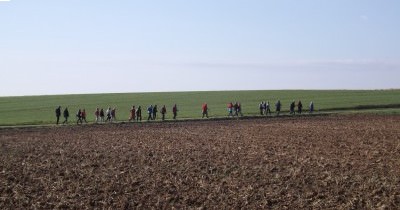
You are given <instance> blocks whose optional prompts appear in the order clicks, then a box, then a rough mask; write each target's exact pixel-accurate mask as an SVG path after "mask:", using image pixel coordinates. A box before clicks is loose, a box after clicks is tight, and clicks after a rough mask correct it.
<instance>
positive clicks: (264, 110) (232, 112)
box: [55, 100, 314, 125]
mask: <svg viewBox="0 0 400 210" xmlns="http://www.w3.org/2000/svg"><path fill="white" fill-rule="evenodd" d="M296 107H297V113H298V114H302V112H303V104H302V102H301V101H300V100H299V101H298V102H297V104H296V102H295V101H294V100H293V101H292V102H291V103H290V106H289V114H291V115H295V114H296V111H295V108H296ZM281 108H282V103H281V101H280V100H278V101H277V102H276V103H275V113H276V115H277V116H278V115H279V114H280V112H281ZM308 108H309V113H313V112H314V102H312V101H311V103H310V105H309V107H308ZM116 110H117V108H116V107H114V108H111V107H108V109H106V110H105V111H104V109H103V108H99V107H97V108H96V110H95V112H94V116H95V123H106V122H110V123H112V122H115V121H117V117H116ZM209 110H210V109H209V107H208V105H207V103H206V102H205V103H203V104H202V107H201V113H202V118H204V117H206V118H208V117H209V115H208V112H209ZM227 110H228V117H234V116H237V117H239V116H243V113H242V106H241V104H240V103H239V102H235V103H233V102H229V103H228V104H227ZM259 111H260V115H265V116H268V115H271V114H272V112H271V105H270V102H269V101H266V102H264V101H262V102H261V103H260V104H259ZM55 112H56V117H57V121H56V124H57V125H58V124H59V123H60V117H61V106H58V107H57V108H56V111H55ZM158 112H160V114H161V120H162V121H164V120H165V119H166V114H167V108H166V106H165V105H163V106H162V107H161V109H160V111H159V109H158V107H157V105H154V106H153V105H150V106H148V107H147V114H148V117H147V121H151V120H157V113H158ZM172 115H173V117H172V119H174V120H175V119H176V118H177V115H178V108H177V105H176V104H174V105H173V107H172ZM63 116H64V119H65V120H64V121H63V122H62V124H68V119H69V117H70V114H69V110H68V107H66V108H65V109H64V111H63ZM75 116H76V123H77V124H83V123H88V121H87V119H86V117H87V114H86V110H85V109H84V108H82V109H78V111H77V113H76V115H75ZM128 121H129V122H135V121H136V122H141V121H142V107H141V106H138V107H137V108H136V106H135V105H132V108H131V109H130V115H129V118H128Z"/></svg>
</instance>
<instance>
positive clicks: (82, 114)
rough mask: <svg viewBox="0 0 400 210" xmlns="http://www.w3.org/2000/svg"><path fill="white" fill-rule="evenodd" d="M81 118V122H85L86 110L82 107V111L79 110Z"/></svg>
mask: <svg viewBox="0 0 400 210" xmlns="http://www.w3.org/2000/svg"><path fill="white" fill-rule="evenodd" d="M81 120H82V122H83V121H85V123H87V121H86V110H85V109H83V110H82V112H81Z"/></svg>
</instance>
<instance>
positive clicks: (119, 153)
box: [0, 115, 400, 209]
mask: <svg viewBox="0 0 400 210" xmlns="http://www.w3.org/2000/svg"><path fill="white" fill-rule="evenodd" d="M173 207H175V208H178V209H182V208H207V209H209V208H211V209H214V208H218V209H224V208H228V209H232V208H244V209H269V208H272V209H310V208H317V209H329V208H332V209H368V208H372V209H398V208H400V116H373V115H352V116H324V117H322V116H320V117H293V118H274V119H247V120H223V121H197V122H177V123H173V122H168V123H143V124H113V125H109V124H108V125H89V126H65V127H63V126H60V127H48V128H14V129H2V130H0V209H7V208H11V209H32V208H44V209H54V208H75V209H85V208H90V209H92V208H112V209H114V208H122V209H123V208H127V209H132V208H141V209H149V208H157V209H159V208H167V209H169V208H173Z"/></svg>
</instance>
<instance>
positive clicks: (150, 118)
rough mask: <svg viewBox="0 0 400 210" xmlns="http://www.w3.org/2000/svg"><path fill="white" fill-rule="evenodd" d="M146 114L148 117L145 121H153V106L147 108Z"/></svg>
mask: <svg viewBox="0 0 400 210" xmlns="http://www.w3.org/2000/svg"><path fill="white" fill-rule="evenodd" d="M147 114H149V117H148V118H147V121H149V120H152V119H153V105H150V106H149V107H147Z"/></svg>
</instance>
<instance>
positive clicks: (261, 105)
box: [258, 101, 264, 115]
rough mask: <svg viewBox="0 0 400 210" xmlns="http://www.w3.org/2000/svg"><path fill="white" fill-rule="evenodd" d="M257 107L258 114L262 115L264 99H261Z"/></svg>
mask: <svg viewBox="0 0 400 210" xmlns="http://www.w3.org/2000/svg"><path fill="white" fill-rule="evenodd" d="M258 108H259V109H260V115H264V101H261V103H260V104H259V105H258Z"/></svg>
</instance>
